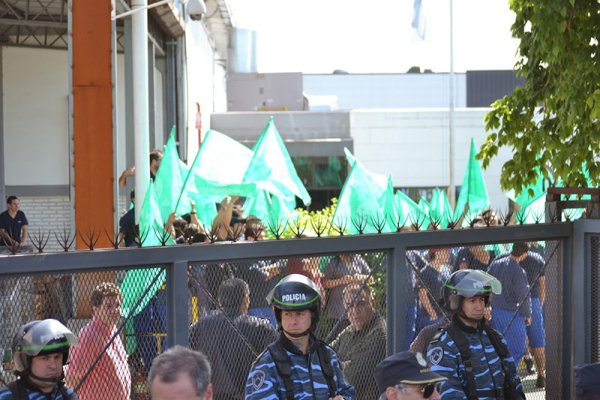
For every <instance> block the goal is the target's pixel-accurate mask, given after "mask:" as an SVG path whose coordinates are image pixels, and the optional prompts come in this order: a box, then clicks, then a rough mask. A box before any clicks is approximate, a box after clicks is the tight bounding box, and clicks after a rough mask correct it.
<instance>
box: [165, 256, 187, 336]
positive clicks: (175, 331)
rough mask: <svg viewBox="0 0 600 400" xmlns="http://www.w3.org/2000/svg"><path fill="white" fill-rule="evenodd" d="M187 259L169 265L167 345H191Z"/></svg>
mask: <svg viewBox="0 0 600 400" xmlns="http://www.w3.org/2000/svg"><path fill="white" fill-rule="evenodd" d="M187 265H188V263H187V261H175V262H174V263H173V264H171V265H170V266H168V267H167V321H168V323H167V341H166V342H167V347H172V346H174V345H176V344H179V345H181V346H184V347H188V346H189V326H190V321H189V316H188V309H189V305H188V283H187Z"/></svg>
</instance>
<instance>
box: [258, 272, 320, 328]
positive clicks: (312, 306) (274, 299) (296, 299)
mask: <svg viewBox="0 0 600 400" xmlns="http://www.w3.org/2000/svg"><path fill="white" fill-rule="evenodd" d="M267 301H268V302H269V304H271V305H272V306H273V308H274V309H275V317H276V318H277V322H278V323H279V326H281V311H282V310H295V311H301V310H311V311H313V321H312V322H313V323H312V326H311V328H312V329H314V328H315V327H316V324H317V322H318V321H319V311H320V309H321V292H320V291H319V288H318V287H317V285H316V284H315V283H314V282H313V281H311V280H310V279H309V278H307V277H306V276H304V275H300V274H290V275H288V276H286V277H285V278H283V279H282V280H280V281H279V282H278V283H277V285H275V287H274V288H273V290H272V291H271V292H270V293H269V294H268V295H267Z"/></svg>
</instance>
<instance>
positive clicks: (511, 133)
mask: <svg viewBox="0 0 600 400" xmlns="http://www.w3.org/2000/svg"><path fill="white" fill-rule="evenodd" d="M510 8H511V9H512V10H513V11H514V12H515V13H516V19H515V22H514V24H513V26H512V35H513V37H514V38H516V39H519V40H520V45H519V48H518V52H517V57H518V59H517V63H516V65H515V69H516V72H517V74H518V75H520V76H523V77H524V78H525V79H526V81H525V84H524V85H523V86H520V87H517V88H516V89H515V91H514V92H513V93H512V94H510V95H508V96H505V97H504V98H502V99H500V100H497V101H496V102H494V103H493V104H492V108H493V109H492V111H490V112H489V113H488V114H487V115H486V117H485V128H486V130H487V131H488V132H491V133H490V134H489V136H488V137H487V138H486V141H485V143H484V144H483V145H482V147H481V149H480V151H479V153H478V155H477V157H478V158H479V159H480V160H482V162H483V166H484V168H485V167H487V166H488V165H489V162H490V160H491V159H492V158H493V157H495V156H496V155H497V154H498V149H499V148H500V147H502V146H511V147H512V148H513V158H512V159H511V160H509V161H507V162H506V163H505V164H504V165H503V167H502V174H501V177H500V184H501V186H502V188H503V189H505V190H508V189H514V190H515V191H516V192H517V194H518V193H519V192H520V191H521V190H522V188H524V187H526V186H527V185H532V184H535V182H536V180H537V179H538V171H537V170H536V167H538V168H539V170H540V171H542V174H543V175H544V177H545V178H548V179H550V180H551V182H552V185H556V184H557V182H562V183H563V184H564V185H565V186H572V187H587V186H588V184H589V183H591V184H592V185H598V184H600V122H599V121H600V52H599V48H598V40H599V38H600V36H599V34H600V8H599V7H598V0H568V1H565V0H546V1H542V2H540V1H537V0H511V1H510ZM585 169H587V171H585ZM588 173H589V182H588V180H587V177H586V175H588Z"/></svg>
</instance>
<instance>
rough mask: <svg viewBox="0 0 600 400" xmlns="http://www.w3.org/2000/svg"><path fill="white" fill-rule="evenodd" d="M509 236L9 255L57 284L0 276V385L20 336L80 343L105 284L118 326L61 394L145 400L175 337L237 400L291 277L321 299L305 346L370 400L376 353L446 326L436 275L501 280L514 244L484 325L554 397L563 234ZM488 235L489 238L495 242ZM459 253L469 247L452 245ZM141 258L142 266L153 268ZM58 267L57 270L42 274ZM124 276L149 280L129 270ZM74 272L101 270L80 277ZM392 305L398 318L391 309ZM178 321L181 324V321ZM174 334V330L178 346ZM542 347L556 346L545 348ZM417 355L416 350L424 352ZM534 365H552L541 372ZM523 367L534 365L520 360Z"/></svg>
mask: <svg viewBox="0 0 600 400" xmlns="http://www.w3.org/2000/svg"><path fill="white" fill-rule="evenodd" d="M557 226H558V225H557ZM496 229H497V230H496ZM511 229H512V228H490V229H481V230H480V231H481V233H477V234H475V232H462V231H456V232H417V233H415V234H407V235H404V234H397V235H369V236H364V237H344V238H323V239H303V240H299V241H298V240H297V241H285V242H283V241H279V242H277V241H273V242H270V243H268V242H265V243H253V244H243V243H238V244H231V245H193V246H188V245H183V246H181V247H179V248H174V247H173V248H163V249H160V248H153V249H131V250H128V251H127V257H122V256H121V254H124V253H123V251H122V250H115V251H107V252H106V253H105V255H104V257H101V255H100V254H98V257H94V258H93V259H92V258H90V257H91V254H92V253H93V252H87V255H84V254H83V253H81V254H78V253H71V254H64V255H57V258H56V259H54V258H47V259H44V262H43V263H41V264H40V263H39V262H37V261H36V262H33V260H34V259H36V256H23V257H15V258H14V260H15V261H18V262H17V264H19V263H23V262H24V260H27V257H29V258H30V259H31V260H32V263H30V264H23V265H27V268H26V269H29V270H32V269H33V270H35V269H37V270H40V271H41V270H44V268H46V269H47V270H53V271H56V273H53V274H40V273H36V274H34V275H27V274H21V275H15V273H14V271H13V272H12V275H2V274H0V289H1V293H2V297H0V299H1V301H2V302H1V303H0V306H1V307H2V309H1V310H0V311H1V312H2V317H3V321H4V323H3V326H2V331H1V332H2V335H1V337H0V340H1V342H0V350H1V351H2V352H3V361H4V363H3V367H4V368H3V371H2V380H3V382H4V384H6V383H8V382H10V381H11V380H13V379H14V376H13V375H12V374H11V371H10V367H11V366H10V355H11V350H10V347H11V346H10V343H11V340H12V336H13V335H14V333H15V332H16V330H17V328H18V327H19V326H20V325H21V324H23V323H25V322H27V321H30V320H32V319H44V318H55V319H58V320H59V321H61V322H63V323H64V324H65V325H66V326H67V327H69V328H70V329H71V330H72V331H73V332H74V333H76V334H78V335H79V336H80V339H81V338H84V339H85V337H86V334H88V336H89V332H90V329H91V328H90V326H91V327H92V328H93V327H94V320H95V319H98V318H100V317H98V316H97V312H98V310H99V309H101V308H102V307H100V306H93V304H92V299H91V298H92V297H93V296H92V294H93V292H94V289H95V288H96V287H97V286H98V284H100V283H102V282H111V283H114V284H116V285H117V286H119V287H120V288H121V290H122V292H123V299H122V307H121V319H120V321H117V323H116V324H115V326H114V327H112V328H111V329H108V330H106V331H103V332H102V335H96V336H94V337H102V340H97V341H96V342H98V343H94V346H92V345H86V347H85V348H82V349H80V350H75V351H74V352H72V360H73V361H74V362H78V363H80V365H77V364H75V363H72V364H71V365H69V367H68V369H67V372H66V376H67V382H68V383H69V384H70V385H71V386H72V387H75V388H77V389H78V395H79V397H80V398H83V399H84V400H85V390H86V382H87V385H88V386H89V387H91V389H90V390H92V391H94V392H96V393H102V398H107V399H112V398H119V397H116V395H115V392H118V391H117V390H116V389H115V387H117V388H125V387H129V386H128V385H130V387H131V389H130V392H129V394H128V396H130V398H131V399H146V398H148V395H147V387H146V378H147V373H148V369H149V367H150V365H151V363H152V360H153V359H154V358H155V357H156V356H157V355H158V354H160V353H161V352H162V351H163V350H164V349H165V348H167V347H169V346H172V345H173V344H174V343H177V342H186V341H185V340H182V339H181V338H182V336H181V335H182V333H181V332H183V336H188V338H189V346H190V347H192V348H194V349H198V350H201V351H203V352H205V353H206V354H207V355H208V357H209V360H210V361H211V364H212V366H213V372H214V375H213V386H214V391H215V395H216V396H215V397H216V398H217V399H225V398H227V399H236V398H240V399H241V398H243V391H244V386H245V383H246V382H245V380H246V376H247V373H248V370H249V369H250V366H251V364H252V362H253V361H254V359H255V358H256V356H257V355H258V354H260V353H261V352H262V351H264V349H265V347H266V346H267V345H268V344H269V343H270V342H272V341H273V340H274V339H275V338H276V337H277V335H278V334H279V330H278V324H277V320H276V316H275V315H274V313H273V311H272V309H271V308H270V307H269V304H268V303H267V301H266V299H265V298H266V297H267V295H268V293H269V292H270V290H271V289H272V288H273V287H274V285H275V283H276V282H278V281H279V279H281V278H282V277H283V276H285V275H286V274H289V273H300V274H304V275H306V276H308V277H309V278H311V279H312V280H313V281H315V283H316V284H317V285H318V286H319V287H320V288H321V289H322V292H323V307H322V310H321V313H320V321H319V324H318V325H317V329H316V331H315V334H316V336H317V337H318V338H320V339H321V340H323V341H325V342H327V343H328V344H330V345H331V346H332V347H333V348H334V349H335V350H336V352H337V353H338V357H339V359H340V361H341V363H342V366H343V368H344V372H345V374H346V375H347V377H348V379H349V381H350V382H351V383H352V384H353V385H355V386H356V387H357V390H358V394H359V396H358V398H359V399H376V398H377V396H378V393H377V392H376V389H375V382H374V378H373V370H374V368H375V365H376V364H377V363H378V362H379V361H381V360H382V359H383V358H384V357H385V355H386V353H389V352H390V351H398V350H402V349H406V348H407V347H408V344H409V343H411V342H412V341H413V339H414V338H415V337H416V336H417V335H418V334H419V333H421V331H423V330H424V329H426V328H427V327H431V326H432V325H435V324H438V325H440V326H441V325H442V324H444V323H445V320H446V318H447V317H448V311H447V309H446V307H445V305H444V304H443V303H442V302H440V300H441V298H442V287H443V283H444V282H445V280H446V279H447V277H448V276H449V275H450V274H451V273H452V272H453V271H456V270H458V269H463V268H471V269H481V270H488V268H490V265H494V264H497V265H498V266H499V267H500V268H505V267H506V264H507V262H508V261H507V260H512V259H513V258H514V254H511V253H512V252H513V245H512V241H511V240H510V238H513V237H519V238H522V239H523V240H527V242H528V243H529V245H530V248H529V249H528V250H527V258H525V259H522V260H519V261H518V262H517V264H516V265H517V266H519V268H521V270H520V271H522V272H520V274H518V275H517V274H511V275H510V276H509V277H510V278H511V279H510V280H505V278H506V276H503V274H502V273H501V272H500V273H497V272H496V275H498V279H499V280H501V282H502V285H503V294H502V295H500V296H497V297H498V298H493V299H492V308H491V312H490V313H489V315H488V316H487V318H489V319H490V324H491V325H492V326H493V327H494V328H496V329H497V330H499V331H501V332H502V333H503V334H504V336H505V338H506V341H507V343H508V345H509V346H508V347H509V350H510V351H511V355H512V356H513V357H514V358H515V359H516V360H517V361H518V372H519V374H520V376H521V379H522V380H523V382H524V387H525V390H526V393H527V398H531V399H546V398H553V397H552V395H550V396H547V395H546V391H545V390H546V388H547V387H544V386H547V385H545V384H547V382H543V381H542V380H541V379H539V378H540V377H545V376H546V375H548V377H551V380H553V381H561V380H563V379H565V377H564V373H562V372H561V366H562V363H563V359H562V358H561V355H562V354H563V352H564V351H565V349H564V348H560V347H559V348H555V347H556V343H559V342H560V341H561V340H562V335H563V333H562V332H563V329H565V328H564V327H563V326H562V324H560V323H559V322H557V321H561V318H562V314H563V308H562V304H563V301H562V296H563V290H564V288H563V281H562V276H563V273H564V258H563V250H562V247H563V244H564V241H563V240H561V239H553V240H550V238H551V237H553V236H554V237H562V236H563V235H566V234H568V230H563V229H562V228H561V227H558V228H557V230H556V233H552V232H550V231H551V230H550V231H549V230H548V227H546V228H544V229H541V230H540V231H539V232H536V231H535V230H534V227H527V228H522V229H523V230H522V229H521V228H519V227H515V228H514V229H512V231H511ZM491 230H496V232H498V233H499V234H498V235H494V234H493V233H490V231H491ZM525 230H526V231H525ZM467 234H473V235H472V236H469V237H467V236H465V235H467ZM459 235H460V237H459ZM495 236H498V237H499V238H500V240H499V242H498V243H496V242H495V241H493V240H490V238H493V237H495ZM392 237H395V240H396V241H395V242H394V241H391V238H392ZM465 238H466V239H465ZM405 239H406V240H405ZM537 239H544V240H537ZM457 242H458V243H461V242H464V243H468V245H465V246H451V245H449V243H457ZM434 243H435V245H434ZM444 243H445V244H444ZM394 246H395V247H394ZM597 248H598V246H597V242H596V247H595V251H596V253H594V254H596V256H593V255H592V258H594V257H595V258H594V259H595V260H597V259H598V257H597V254H598V253H597ZM390 249H391V250H390ZM117 253H120V254H117ZM289 254H293V256H289ZM86 257H88V258H86ZM398 257H400V258H401V259H403V260H404V262H403V263H401V265H405V266H406V271H405V273H404V274H403V275H402V278H401V279H402V280H401V284H400V286H393V285H391V284H390V279H391V275H390V271H392V270H394V271H396V270H398V265H399V264H398V263H397V260H398V259H399V258H398ZM37 260H39V258H37ZM65 260H67V261H65ZM149 260H153V261H152V264H150V262H149ZM174 260H189V261H183V262H181V261H177V262H175V261H174ZM503 260H504V261H503ZM2 261H4V260H2V259H0V264H2ZM17 264H14V265H15V266H14V268H17ZM59 264H60V265H61V266H60V268H56V269H54V268H53V266H54V265H59ZM130 264H131V265H135V267H136V268H139V267H141V266H144V265H145V266H148V268H146V269H131V268H132V267H131V266H129V265H130ZM77 265H86V268H90V269H102V271H101V272H97V271H94V272H83V271H82V269H81V267H77ZM111 265H113V267H110V266H111ZM156 265H159V266H158V267H157V266H156ZM180 267H183V270H181V268H180ZM11 268H13V267H11ZM178 268H179V269H178ZM506 268H507V267H506ZM67 270H69V271H70V272H71V273H67ZM177 271H179V272H177ZM181 271H183V275H182V276H183V278H181V276H180V278H174V275H173V274H177V273H181ZM490 272H492V270H490ZM492 273H493V272H492ZM165 275H167V279H166V281H165ZM177 279H180V280H177ZM232 279H233V280H234V281H235V280H237V281H243V282H245V285H247V288H248V299H247V301H246V300H243V299H242V297H243V296H242V297H239V296H237V297H236V296H233V297H232V296H231V290H230V291H227V290H225V289H223V287H224V286H226V285H225V284H224V282H227V281H230V282H231V280H232ZM596 279H597V278H596ZM186 280H187V287H184V286H185V284H186V283H185V282H186ZM177 282H180V283H181V282H184V283H183V284H180V285H177ZM595 287H596V288H597V285H596V286H595ZM220 288H221V290H220ZM394 288H396V289H394ZM523 288H525V289H524V290H523ZM390 290H394V291H395V292H390ZM228 293H229V295H228ZM177 296H179V297H182V298H184V300H183V303H181V302H180V303H177V301H176V300H174V298H175V297H177ZM502 296H507V298H502ZM510 296H512V297H510ZM508 297H510V298H508ZM390 299H394V303H395V304H394V303H390V302H389V301H388V300H390ZM509 300H510V301H514V304H513V303H511V302H510V301H509ZM177 304H179V306H178V307H174V306H176V305H177ZM398 304H402V305H403V307H404V308H403V309H402V310H399V309H398V308H397V306H398ZM511 304H512V306H513V307H511ZM175 314H179V316H178V315H175ZM181 315H183V316H184V317H183V318H179V317H181ZM177 318H179V319H177ZM399 326H402V327H403V329H402V332H398V331H397V327H399ZM596 327H597V325H596ZM174 330H178V331H177V332H179V333H177V334H175V336H173V334H172V332H174ZM596 334H597V331H596ZM177 335H179V336H177ZM550 335H552V336H555V337H554V338H552V339H553V341H552V343H553V344H552V345H551V346H550V347H549V346H548V344H547V341H548V340H549V339H550ZM395 337H396V338H397V337H400V338H401V339H402V340H396V339H395ZM547 339H548V340H547ZM86 343H88V342H86ZM184 344H187V343H184ZM426 344H427V341H426V342H425V348H426ZM552 346H554V347H552ZM423 350H424V349H423ZM596 351H597V348H596ZM549 352H551V353H549ZM78 353H80V354H78ZM545 353H549V354H552V357H550V358H549V359H548V360H545ZM82 354H83V355H82ZM124 354H125V357H123V355H124ZM84 355H85V356H84ZM529 356H530V357H531V364H530V363H529V361H527V360H528V359H529ZM545 363H546V364H548V365H547V366H545ZM544 370H545V371H547V372H546V374H544ZM75 371H77V373H75ZM554 389H556V393H561V390H562V386H560V384H558V386H555V387H554V388H552V390H553V391H554ZM548 393H551V392H548ZM554 398H560V395H559V397H554Z"/></svg>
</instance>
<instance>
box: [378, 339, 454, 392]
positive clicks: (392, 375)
mask: <svg viewBox="0 0 600 400" xmlns="http://www.w3.org/2000/svg"><path fill="white" fill-rule="evenodd" d="M445 380H446V378H444V377H443V376H441V375H438V374H436V373H435V372H432V371H431V369H430V368H429V367H428V366H427V362H426V361H425V358H423V355H422V354H421V353H413V352H410V351H402V352H400V353H396V354H394V355H391V356H389V357H388V358H386V359H384V360H383V361H382V362H380V363H379V364H377V367H376V368H375V381H377V388H378V389H379V400H386V399H387V400H418V399H430V400H439V399H441V397H440V385H441V382H442V381H445Z"/></svg>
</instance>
